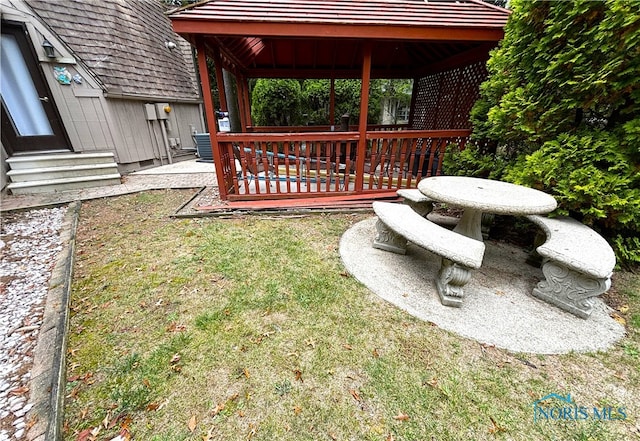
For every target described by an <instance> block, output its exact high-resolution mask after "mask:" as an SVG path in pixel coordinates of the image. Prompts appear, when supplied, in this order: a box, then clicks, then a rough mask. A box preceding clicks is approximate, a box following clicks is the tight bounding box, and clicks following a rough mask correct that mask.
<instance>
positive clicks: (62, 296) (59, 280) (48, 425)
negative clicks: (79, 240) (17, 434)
mask: <svg viewBox="0 0 640 441" xmlns="http://www.w3.org/2000/svg"><path fill="white" fill-rule="evenodd" d="M80 206H81V203H80V202H79V201H76V202H72V203H71V204H69V206H68V208H67V212H66V214H65V216H64V219H63V221H62V226H61V228H60V242H61V243H62V251H60V253H59V254H58V257H57V259H56V263H55V266H54V267H53V270H52V272H51V278H50V280H49V290H48V293H47V297H46V300H45V308H44V317H43V321H42V326H41V327H40V332H39V334H38V342H37V344H36V348H35V351H34V360H33V368H32V369H31V380H30V382H29V391H30V395H29V404H32V406H33V407H32V408H31V410H29V412H28V413H27V421H28V423H29V425H30V427H29V430H28V432H27V440H29V441H58V440H60V439H62V422H63V411H64V394H65V386H66V358H67V357H66V355H67V335H68V332H67V331H68V328H69V304H70V298H71V282H72V278H73V262H74V255H75V247H76V231H77V227H78V218H79V216H80Z"/></svg>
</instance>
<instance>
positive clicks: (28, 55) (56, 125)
mask: <svg viewBox="0 0 640 441" xmlns="http://www.w3.org/2000/svg"><path fill="white" fill-rule="evenodd" d="M2 33H3V34H11V35H13V36H14V37H15V38H16V42H17V43H18V47H19V48H20V52H21V53H22V57H23V59H24V61H25V64H26V65H27V69H28V70H29V73H30V75H31V79H32V81H33V83H34V86H35V88H36V90H37V91H38V94H39V95H40V96H41V97H43V98H45V99H46V101H43V103H42V104H43V108H44V111H45V114H46V115H47V119H48V120H49V124H50V125H51V129H52V131H53V135H51V136H19V135H18V134H17V133H16V130H15V127H14V125H13V122H12V120H11V118H10V117H9V113H8V111H7V109H6V108H5V105H4V103H3V102H1V101H2V100H0V107H1V112H2V113H1V115H0V117H1V119H2V126H1V128H0V131H1V133H2V135H1V136H2V138H1V139H2V145H3V146H4V148H5V150H6V152H7V154H8V155H13V154H16V153H37V152H41V151H46V150H69V151H72V150H73V149H72V147H71V143H70V142H69V137H68V135H67V131H66V130H65V128H64V125H63V123H62V119H61V118H60V114H59V112H58V108H57V106H56V104H55V101H54V100H53V97H52V94H51V88H50V87H49V83H48V82H47V79H46V77H45V73H44V71H43V69H42V65H41V64H40V62H39V60H38V55H37V53H36V51H35V47H34V45H33V41H32V40H31V38H30V36H29V33H28V31H27V28H26V26H25V23H20V22H15V21H5V20H3V21H2Z"/></svg>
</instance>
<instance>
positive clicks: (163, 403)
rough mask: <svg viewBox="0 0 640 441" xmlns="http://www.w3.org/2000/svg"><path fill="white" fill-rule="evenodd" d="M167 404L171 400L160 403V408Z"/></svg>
mask: <svg viewBox="0 0 640 441" xmlns="http://www.w3.org/2000/svg"><path fill="white" fill-rule="evenodd" d="M167 404H169V400H168V399H167V400H164V401H163V402H162V403H160V405H159V406H158V410H160V409H162V408H163V407H165V406H166V405H167Z"/></svg>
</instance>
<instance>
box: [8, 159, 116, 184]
mask: <svg viewBox="0 0 640 441" xmlns="http://www.w3.org/2000/svg"><path fill="white" fill-rule="evenodd" d="M117 173H118V166H117V164H116V163H114V162H111V163H106V164H90V165H70V166H60V167H44V168H29V169H18V170H9V171H8V172H7V176H8V177H9V178H10V179H11V182H28V181H42V180H52V179H63V178H79V177H82V176H99V175H109V174H117Z"/></svg>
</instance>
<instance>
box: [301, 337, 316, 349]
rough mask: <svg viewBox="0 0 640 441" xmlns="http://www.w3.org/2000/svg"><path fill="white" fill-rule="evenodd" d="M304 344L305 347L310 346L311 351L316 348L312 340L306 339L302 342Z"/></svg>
mask: <svg viewBox="0 0 640 441" xmlns="http://www.w3.org/2000/svg"><path fill="white" fill-rule="evenodd" d="M304 344H306V345H307V346H311V349H315V347H316V342H315V340H314V339H313V338H308V339H306V340H305V341H304Z"/></svg>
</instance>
